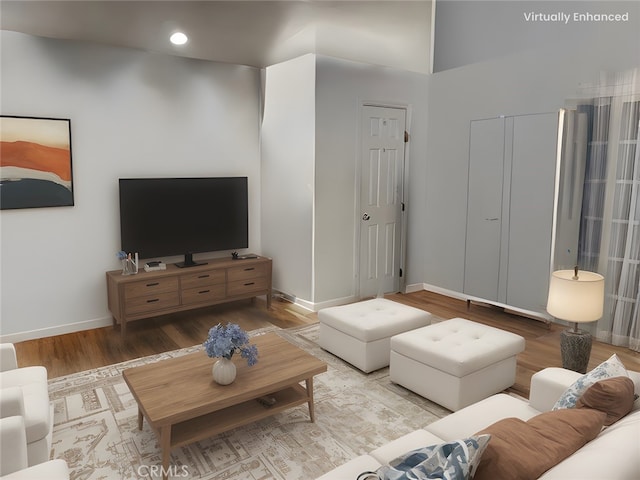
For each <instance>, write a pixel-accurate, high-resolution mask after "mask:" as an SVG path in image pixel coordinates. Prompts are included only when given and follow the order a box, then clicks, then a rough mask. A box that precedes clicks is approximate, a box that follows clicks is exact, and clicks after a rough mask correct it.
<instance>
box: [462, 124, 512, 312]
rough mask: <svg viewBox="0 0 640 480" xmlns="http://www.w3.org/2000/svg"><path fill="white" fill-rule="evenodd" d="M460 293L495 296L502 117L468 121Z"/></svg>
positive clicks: (502, 140) (502, 148)
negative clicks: (464, 223) (467, 170)
mask: <svg viewBox="0 0 640 480" xmlns="http://www.w3.org/2000/svg"><path fill="white" fill-rule="evenodd" d="M470 128H471V135H470V145H469V152H470V153H469V154H470V158H469V195H468V199H467V202H468V203H467V241H466V248H465V250H466V251H465V273H464V293H465V294H467V295H470V296H474V297H480V298H484V299H487V300H494V301H496V300H498V283H499V282H498V280H499V274H500V255H501V254H500V237H501V228H502V185H503V172H504V119H502V118H492V119H487V120H474V121H472V122H471V127H470Z"/></svg>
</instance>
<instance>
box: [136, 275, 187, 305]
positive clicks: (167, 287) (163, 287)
mask: <svg viewBox="0 0 640 480" xmlns="http://www.w3.org/2000/svg"><path fill="white" fill-rule="evenodd" d="M171 291H174V292H176V293H177V292H178V277H164V278H154V279H148V280H144V281H141V282H132V283H129V284H127V285H125V287H124V299H125V301H128V300H130V299H132V298H136V297H144V296H147V295H157V294H159V293H162V292H171Z"/></svg>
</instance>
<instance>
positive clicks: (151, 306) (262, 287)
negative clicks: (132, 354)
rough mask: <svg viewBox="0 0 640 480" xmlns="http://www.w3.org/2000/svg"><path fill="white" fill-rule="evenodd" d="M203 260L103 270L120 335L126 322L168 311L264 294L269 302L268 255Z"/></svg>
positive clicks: (269, 303)
mask: <svg viewBox="0 0 640 480" xmlns="http://www.w3.org/2000/svg"><path fill="white" fill-rule="evenodd" d="M206 261H207V262H208V263H207V264H206V265H198V266H195V267H189V268H178V267H176V266H175V265H173V264H169V265H167V269H166V270H158V271H152V272H145V271H144V270H142V271H140V272H139V273H138V274H136V275H122V272H121V271H120V270H113V271H110V272H107V297H108V302H109V310H110V311H111V314H112V315H113V324H114V326H115V325H116V324H117V323H120V332H121V335H122V337H124V336H125V335H126V331H127V322H130V321H132V320H139V319H142V318H150V317H156V316H159V315H165V314H168V313H175V312H182V311H185V310H192V309H195V308H201V307H206V306H210V305H216V304H219V303H226V302H232V301H234V300H240V299H243V298H252V297H256V296H258V295H266V297H267V308H271V269H272V261H271V259H270V258H266V257H257V258H248V259H242V260H234V259H229V258H217V259H209V260H206Z"/></svg>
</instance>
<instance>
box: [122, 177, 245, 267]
mask: <svg viewBox="0 0 640 480" xmlns="http://www.w3.org/2000/svg"><path fill="white" fill-rule="evenodd" d="M120 238H121V248H122V250H123V251H125V252H127V253H133V252H138V254H139V257H140V258H142V259H151V258H154V257H167V256H172V255H184V256H185V262H184V265H183V264H179V266H191V265H194V264H195V262H193V258H192V255H193V254H194V253H201V252H213V251H220V250H235V249H239V248H247V247H248V245H249V228H248V195H247V177H207V178H121V179H120Z"/></svg>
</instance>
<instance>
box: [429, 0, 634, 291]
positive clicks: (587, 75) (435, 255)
mask: <svg viewBox="0 0 640 480" xmlns="http://www.w3.org/2000/svg"><path fill="white" fill-rule="evenodd" d="M484 3H485V6H488V5H489V4H492V5H493V8H496V9H498V8H500V7H499V5H498V4H499V3H501V2H484ZM516 3H517V2H516ZM569 3H570V2H569ZM487 14H488V15H490V12H488V13H487ZM496 18H499V16H496ZM633 20H634V22H635V23H634V24H632V25H624V26H621V27H620V29H619V30H618V34H617V35H615V36H613V37H612V36H605V35H602V36H601V35H594V36H588V37H585V38H576V37H574V36H573V33H575V31H574V30H571V27H570V26H568V29H567V30H566V31H565V35H566V36H567V39H568V40H571V41H568V42H567V43H566V44H562V43H559V44H552V45H546V44H545V39H544V38H543V37H541V38H539V40H540V44H541V46H540V48H539V49H537V50H527V51H523V52H520V53H517V54H513V55H510V56H506V57H502V58H497V59H494V60H490V61H485V62H482V63H476V64H473V65H468V66H465V67H460V68H455V69H451V70H446V71H443V72H439V73H436V74H434V75H433V76H432V78H431V83H430V90H429V93H430V102H429V132H428V154H427V159H428V168H427V175H426V186H427V201H426V206H425V212H426V214H425V217H424V219H423V222H424V224H425V225H428V226H429V230H428V233H427V235H426V236H425V243H424V245H423V248H424V251H425V263H424V282H425V283H426V284H427V285H431V286H436V287H438V288H440V289H444V290H450V291H452V292H462V289H463V279H464V252H465V243H464V242H465V228H466V202H467V196H466V195H467V181H468V159H469V122H470V121H471V120H473V119H480V118H492V117H496V116H499V115H520V114H527V113H540V112H552V111H556V110H558V109H559V108H561V107H563V106H565V102H566V101H567V100H568V99H571V98H575V97H576V93H577V92H578V90H579V88H580V85H581V84H582V83H585V82H586V83H589V82H593V81H595V80H597V78H598V75H599V73H600V72H602V71H609V72H615V71H624V70H627V69H629V68H631V67H633V66H638V64H639V63H640V62H639V58H640V57H639V56H638V52H639V50H638V43H637V32H638V31H640V30H639V29H640V26H639V25H638V21H639V20H640V19H639V18H637V17H636V18H634V19H633ZM474 21H475V20H474ZM457 28H460V29H464V28H465V26H464V25H463V24H458V25H457ZM581 32H582V31H581ZM578 40H580V41H578ZM634 40H635V41H634ZM437 48H438V47H437V45H436V49H437ZM532 201H535V199H532Z"/></svg>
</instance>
